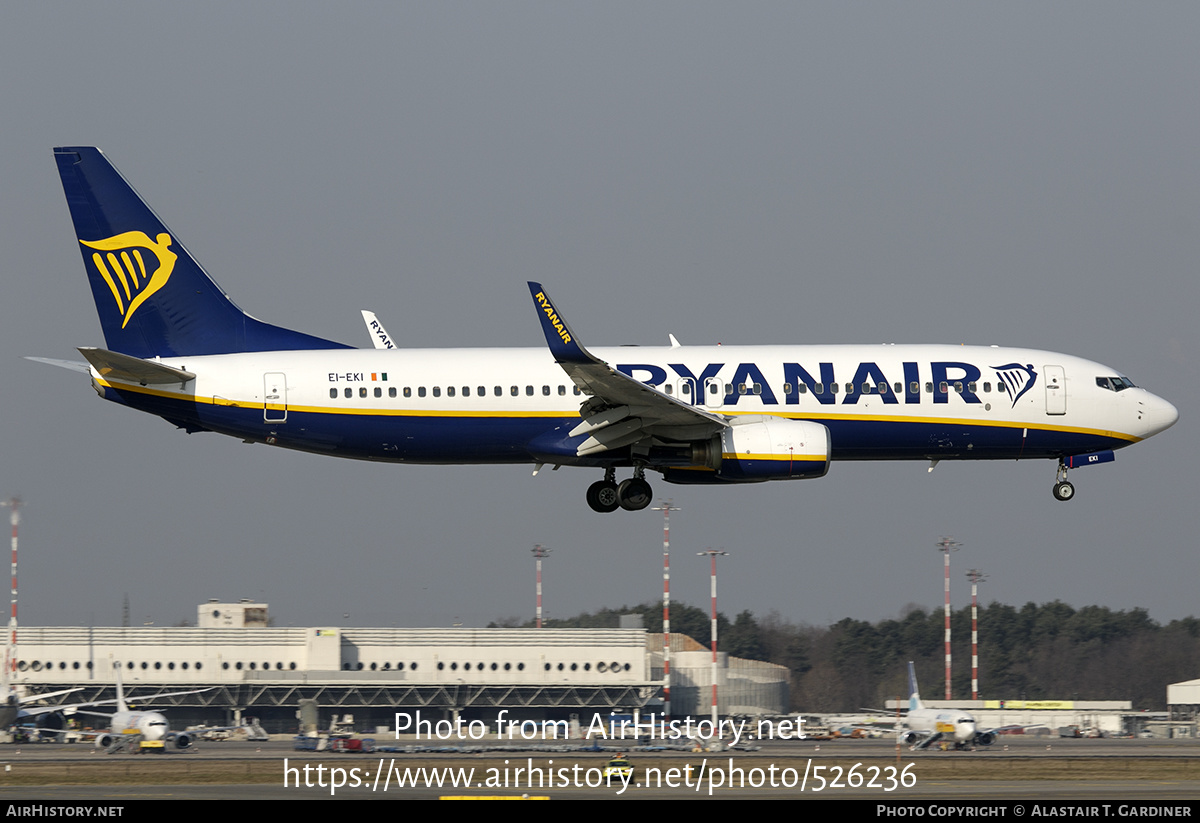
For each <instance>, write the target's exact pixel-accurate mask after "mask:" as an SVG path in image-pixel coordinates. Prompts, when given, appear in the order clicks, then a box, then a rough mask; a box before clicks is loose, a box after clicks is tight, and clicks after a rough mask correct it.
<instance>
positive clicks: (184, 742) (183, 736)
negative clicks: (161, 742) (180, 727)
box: [170, 732, 192, 749]
mask: <svg viewBox="0 0 1200 823" xmlns="http://www.w3.org/2000/svg"><path fill="white" fill-rule="evenodd" d="M170 741H171V742H172V743H174V744H175V748H177V749H186V748H188V747H189V746H191V745H192V736H191V735H190V734H188V733H187V732H179V733H178V734H173V735H171V737H170Z"/></svg>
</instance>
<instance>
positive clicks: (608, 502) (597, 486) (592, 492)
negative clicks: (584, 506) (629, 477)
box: [587, 480, 621, 512]
mask: <svg viewBox="0 0 1200 823" xmlns="http://www.w3.org/2000/svg"><path fill="white" fill-rule="evenodd" d="M587 502H588V505H589V506H591V507H592V511H597V512H613V511H616V510H617V508H618V507H619V506H620V505H621V497H620V495H619V494H618V493H617V484H616V483H614V482H612V481H611V480H597V481H596V482H595V483H593V484H592V485H590V486H588V490H587Z"/></svg>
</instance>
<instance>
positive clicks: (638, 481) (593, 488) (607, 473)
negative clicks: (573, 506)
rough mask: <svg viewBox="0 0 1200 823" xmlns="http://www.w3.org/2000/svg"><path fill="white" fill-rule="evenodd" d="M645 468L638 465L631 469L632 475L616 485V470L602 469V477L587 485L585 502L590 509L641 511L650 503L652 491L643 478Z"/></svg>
mask: <svg viewBox="0 0 1200 823" xmlns="http://www.w3.org/2000/svg"><path fill="white" fill-rule="evenodd" d="M645 472H646V470H645V468H644V467H642V466H638V467H637V468H635V469H634V470H633V477H631V478H629V479H628V480H623V481H622V482H621V484H620V485H619V486H618V485H617V482H616V471H615V470H614V469H605V470H604V479H603V480H597V481H596V482H595V483H593V484H592V485H590V486H588V490H587V502H588V505H589V506H591V507H592V511H598V512H611V511H616V510H617V509H619V508H620V509H625V510H626V511H631V512H636V511H641V510H642V509H644V508H646V507H647V506H649V505H650V501H651V500H653V499H654V492H653V491H652V490H651V488H650V484H649V483H647V482H646V480H645V477H644V475H645Z"/></svg>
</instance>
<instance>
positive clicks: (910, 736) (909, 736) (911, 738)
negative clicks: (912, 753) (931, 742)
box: [900, 731, 921, 746]
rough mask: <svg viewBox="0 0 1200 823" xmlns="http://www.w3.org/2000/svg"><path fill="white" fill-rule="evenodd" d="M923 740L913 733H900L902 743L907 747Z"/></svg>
mask: <svg viewBox="0 0 1200 823" xmlns="http://www.w3.org/2000/svg"><path fill="white" fill-rule="evenodd" d="M920 739H921V735H919V734H917V733H916V732H913V731H907V732H900V742H901V743H903V744H904V745H905V746H911V745H913V744H914V743H916V742H917V741H918V740H920Z"/></svg>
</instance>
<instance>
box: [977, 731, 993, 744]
mask: <svg viewBox="0 0 1200 823" xmlns="http://www.w3.org/2000/svg"><path fill="white" fill-rule="evenodd" d="M995 742H996V733H995V732H976V734H975V745H976V746H990V745H992V744H993V743H995Z"/></svg>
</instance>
